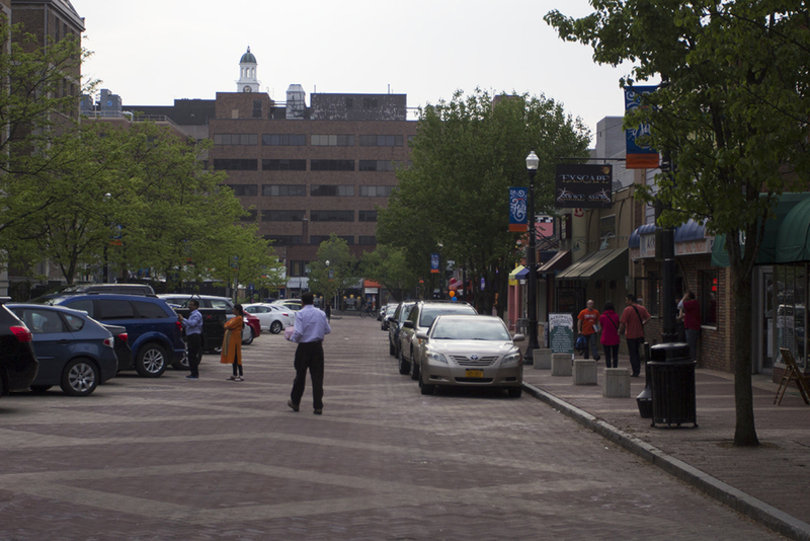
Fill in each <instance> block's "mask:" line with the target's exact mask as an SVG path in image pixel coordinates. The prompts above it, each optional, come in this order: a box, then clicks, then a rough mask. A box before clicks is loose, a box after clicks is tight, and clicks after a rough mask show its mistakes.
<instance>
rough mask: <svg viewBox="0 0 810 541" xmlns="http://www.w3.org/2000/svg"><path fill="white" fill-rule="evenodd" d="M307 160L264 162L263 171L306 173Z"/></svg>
mask: <svg viewBox="0 0 810 541" xmlns="http://www.w3.org/2000/svg"><path fill="white" fill-rule="evenodd" d="M306 170H307V161H306V160H262V171H306Z"/></svg>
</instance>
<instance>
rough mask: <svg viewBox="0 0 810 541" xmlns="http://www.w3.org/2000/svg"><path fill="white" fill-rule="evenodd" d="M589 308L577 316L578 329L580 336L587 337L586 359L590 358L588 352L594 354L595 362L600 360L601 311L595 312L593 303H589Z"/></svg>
mask: <svg viewBox="0 0 810 541" xmlns="http://www.w3.org/2000/svg"><path fill="white" fill-rule="evenodd" d="M586 304H587V308H585V310H583V311H582V312H580V313H579V316H577V320H578V321H577V327H578V328H579V334H581V335H582V336H584V337H585V340H586V341H587V343H588V347H586V348H585V358H586V359H587V358H588V351H589V350H590V352H591V353H593V360H594V361H598V360H599V342H598V341H597V338H599V333H598V330H599V327H598V326H597V325H598V324H599V310H594V308H593V301H588V302H587V303H586Z"/></svg>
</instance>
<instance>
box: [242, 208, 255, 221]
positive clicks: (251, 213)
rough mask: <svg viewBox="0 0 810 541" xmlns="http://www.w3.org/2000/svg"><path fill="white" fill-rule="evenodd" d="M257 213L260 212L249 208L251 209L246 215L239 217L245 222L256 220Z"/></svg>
mask: <svg viewBox="0 0 810 541" xmlns="http://www.w3.org/2000/svg"><path fill="white" fill-rule="evenodd" d="M257 214H258V211H255V210H249V211H247V214H245V215H244V216H242V217H241V218H239V219H240V220H242V221H243V222H255V221H256V217H257Z"/></svg>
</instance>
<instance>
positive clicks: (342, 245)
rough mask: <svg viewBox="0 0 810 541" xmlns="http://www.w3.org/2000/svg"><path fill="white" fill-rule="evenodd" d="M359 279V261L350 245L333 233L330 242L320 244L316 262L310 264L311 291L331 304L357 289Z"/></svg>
mask: <svg viewBox="0 0 810 541" xmlns="http://www.w3.org/2000/svg"><path fill="white" fill-rule="evenodd" d="M327 262H328V265H327ZM359 279H360V274H359V273H358V267H357V259H356V258H355V257H354V256H353V255H352V253H351V251H350V250H349V245H348V243H347V242H346V241H345V240H344V239H341V238H339V237H338V236H337V235H336V234H334V233H332V234H331V235H330V236H329V240H325V241H323V242H322V243H321V244H320V246H319V247H318V252H317V254H316V256H315V260H314V261H311V262H310V268H309V290H310V291H312V292H313V293H316V294H318V293H319V294H321V295H322V296H323V297H324V299H325V300H326V302H329V300H330V299H332V298H333V297H334V296H335V295H336V294H342V293H343V291H345V290H347V289H350V288H353V287H355V286H356V285H357V281H358V280H359Z"/></svg>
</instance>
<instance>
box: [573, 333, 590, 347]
mask: <svg viewBox="0 0 810 541" xmlns="http://www.w3.org/2000/svg"><path fill="white" fill-rule="evenodd" d="M587 347H588V342H587V340H586V339H585V337H584V336H582V335H579V336H578V337H577V343H576V344H575V345H574V349H586V348H587Z"/></svg>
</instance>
